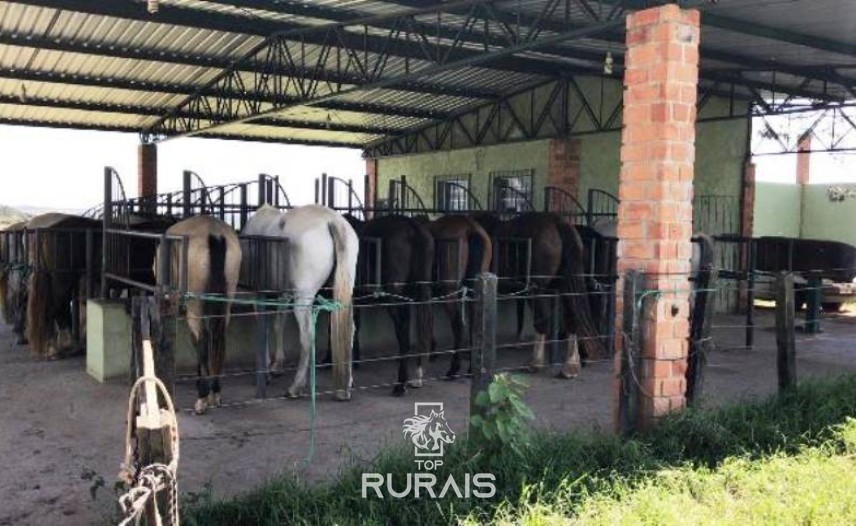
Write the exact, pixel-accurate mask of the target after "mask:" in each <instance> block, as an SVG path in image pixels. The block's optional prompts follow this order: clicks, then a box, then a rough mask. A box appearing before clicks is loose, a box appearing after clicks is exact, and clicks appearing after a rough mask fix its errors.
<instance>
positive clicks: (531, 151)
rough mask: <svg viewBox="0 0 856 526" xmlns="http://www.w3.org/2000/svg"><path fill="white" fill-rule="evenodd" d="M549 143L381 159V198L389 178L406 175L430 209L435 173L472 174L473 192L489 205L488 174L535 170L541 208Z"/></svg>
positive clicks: (537, 194) (539, 142)
mask: <svg viewBox="0 0 856 526" xmlns="http://www.w3.org/2000/svg"><path fill="white" fill-rule="evenodd" d="M548 144H549V142H548V141H546V140H544V141H531V142H517V143H511V144H504V145H501V146H487V147H484V148H467V149H464V150H453V151H443V152H434V153H424V154H416V155H409V156H400V157H389V158H384V159H380V161H379V162H378V175H377V178H378V189H379V192H380V193H379V194H378V198H379V199H383V198H385V197H386V195H387V194H386V192H387V191H388V190H387V189H388V188H389V180H390V179H397V178H399V177H400V176H402V175H406V176H407V183H408V184H409V185H410V186H412V187H413V188H414V189H415V190H416V192H417V193H418V194H419V196H420V197H422V199H423V200H424V201H425V205H426V206H427V207H429V208H431V207H432V206H433V202H434V201H433V200H434V176H435V175H457V174H472V188H471V191H472V192H473V195H474V196H475V197H476V199H478V200H479V202H481V203H482V205H485V206H486V203H487V194H488V185H489V180H490V179H489V175H490V173H491V172H493V171H500V170H502V171H506V170H528V169H533V170H534V171H535V183H534V184H535V188H534V195H535V196H536V202H535V203H533V204H534V205H535V206H536V207H538V208H539V209H540V207H541V204H542V203H541V201H540V200H539V199H543V197H542V196H543V194H544V184H545V181H546V177H547V162H548V159H547V151H548Z"/></svg>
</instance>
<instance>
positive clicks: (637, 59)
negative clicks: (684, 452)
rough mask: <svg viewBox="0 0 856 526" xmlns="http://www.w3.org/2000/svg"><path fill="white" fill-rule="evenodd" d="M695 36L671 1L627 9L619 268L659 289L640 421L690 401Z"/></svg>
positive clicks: (692, 16) (650, 315)
mask: <svg viewBox="0 0 856 526" xmlns="http://www.w3.org/2000/svg"><path fill="white" fill-rule="evenodd" d="M698 43H699V13H698V11H695V10H682V9H680V8H679V7H677V6H676V5H673V4H670V5H664V6H661V7H656V8H651V9H646V10H644V11H638V12H635V13H633V14H631V15H629V16H628V17H627V54H626V56H625V65H626V71H625V74H624V116H623V118H624V128H623V130H622V135H621V174H620V180H619V181H620V182H619V190H618V195H619V199H620V200H621V204H620V205H619V208H618V236H619V238H620V242H619V245H618V272H619V275H621V276H623V275H624V274H625V273H626V272H627V271H628V270H630V269H638V270H643V271H644V272H645V273H646V274H647V275H648V276H649V278H648V281H647V283H646V289H649V290H656V291H658V292H656V293H650V294H648V295H646V297H647V298H648V299H649V300H648V301H649V302H650V303H649V305H650V308H647V309H645V312H643V313H642V334H643V336H642V337H643V340H644V345H643V349H642V369H641V371H640V374H639V384H640V387H641V392H640V419H641V421H640V422H639V423H640V424H641V425H642V426H647V425H650V424H651V423H652V422H654V421H655V420H656V419H657V418H658V417H659V416H661V415H664V414H666V413H668V412H670V411H676V410H680V409H683V408H684V406H685V402H686V400H685V396H684V393H685V391H686V380H685V377H684V375H685V371H686V357H687V349H688V341H687V339H688V336H689V322H688V315H689V288H688V285H689V284H688V282H687V278H688V273H689V270H690V261H689V260H690V257H691V255H692V244H691V242H690V238H691V237H692V195H693V163H694V160H695V118H696V91H697V84H698ZM621 288H622V287H621V284H619V289H621ZM621 294H622V292H621V291H619V296H618V298H619V303H621ZM622 308H623V307H621V306H619V308H618V313H619V316H618V320H617V323H618V330H619V334H620V331H621V327H622V326H621V324H622V320H621V316H620V313H621V310H622ZM619 340H620V338H619ZM616 392H617V391H616ZM616 407H617V405H616Z"/></svg>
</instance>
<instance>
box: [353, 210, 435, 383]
mask: <svg viewBox="0 0 856 526" xmlns="http://www.w3.org/2000/svg"><path fill="white" fill-rule="evenodd" d="M350 222H351V224H352V226H353V225H354V223H355V222H354V221H353V220H351V221H350ZM355 230H357V232H358V234H359V236H360V239H361V245H363V246H362V247H361V248H360V255H359V261H358V266H357V268H358V270H357V276H358V280H359V281H358V283H359V284H363V283H366V281H367V279H368V278H369V276H370V275H371V274H373V273H374V272H375V271H376V270H379V277H380V283H379V284H377V285H379V286H380V289H381V290H382V292H383V293H384V294H380V295H378V297H377V300H374V301H379V302H381V303H388V304H390V305H389V306H388V307H387V311H388V312H389V316H390V318H392V323H393V325H394V327H395V336H396V339H397V340H398V354H399V356H400V357H401V359H400V360H399V364H398V380H397V381H396V383H395V386H394V387H393V394H394V395H396V396H401V395H403V394H405V393H406V391H407V386H408V383H409V384H410V385H411V386H412V387H421V386H422V372H423V371H422V363H423V360H424V357H425V356H426V355H427V354H428V352H429V351H430V345H431V343H430V342H431V338H432V334H433V315H432V312H431V305H430V304H429V303H427V302H428V300H430V298H431V284H430V282H431V278H432V275H431V273H432V267H433V263H434V238H433V237H432V236H431V233H430V232H429V231H428V229H427V228H426V227H425V226H423V225H422V224H420V223H419V222H418V221H416V220H414V219H411V218H409V217H404V216H396V215H390V216H382V217H378V218H375V219H372V220H370V221H368V222H367V223H365V224H363V225H358V226H357V227H355ZM373 240H377V241H376V242H379V243H380V261H375V259H376V254H375V253H374V251H373V250H371V249H368V250H366V249H364V247H367V248H370V247H369V246H368V245H367V243H369V242H370V241H373ZM375 246H376V245H375ZM378 266H379V267H378ZM362 288H365V287H362ZM387 295H391V296H392V298H390V296H387ZM401 298H409V299H412V300H413V301H415V302H417V304H416V306H415V314H416V345H415V347H416V351H417V352H418V353H419V359H418V366H417V369H416V378H415V379H414V380H413V381H412V382H410V381H409V374H408V361H409V360H408V356H409V355H410V353H411V349H412V348H413V345H412V344H411V341H410V316H411V306H410V305H409V304H407V303H406V302H401ZM358 339H359V338H358V337H357V338H355V340H358ZM354 354H355V356H359V355H358V352H357V351H356V350H355V352H354Z"/></svg>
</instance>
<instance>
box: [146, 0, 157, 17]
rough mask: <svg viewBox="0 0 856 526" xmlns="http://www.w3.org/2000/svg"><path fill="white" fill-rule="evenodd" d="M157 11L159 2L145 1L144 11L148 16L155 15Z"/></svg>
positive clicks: (155, 0)
mask: <svg viewBox="0 0 856 526" xmlns="http://www.w3.org/2000/svg"><path fill="white" fill-rule="evenodd" d="M159 9H160V2H159V1H158V0H146V11H148V12H149V14H150V15H153V14H155V13H157V12H158V10H159Z"/></svg>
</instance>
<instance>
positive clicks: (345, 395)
mask: <svg viewBox="0 0 856 526" xmlns="http://www.w3.org/2000/svg"><path fill="white" fill-rule="evenodd" d="M350 399H351V392H350V391H348V390H345V389H339V390H338V391H336V400H338V401H340V402H347V401H348V400H350Z"/></svg>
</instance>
